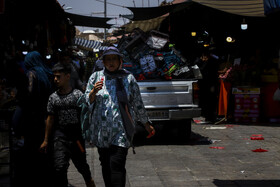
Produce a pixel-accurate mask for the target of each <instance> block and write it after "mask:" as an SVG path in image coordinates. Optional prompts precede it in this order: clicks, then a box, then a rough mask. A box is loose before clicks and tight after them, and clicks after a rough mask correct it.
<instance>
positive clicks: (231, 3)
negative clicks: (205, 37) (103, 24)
mask: <svg viewBox="0 0 280 187" xmlns="http://www.w3.org/2000/svg"><path fill="white" fill-rule="evenodd" d="M271 1H273V3H271ZM193 3H198V4H200V5H204V6H207V7H211V8H214V9H217V10H220V11H224V12H227V13H231V14H236V15H240V16H251V17H264V16H265V10H264V9H265V8H266V9H267V10H268V9H269V8H270V7H272V8H276V9H279V8H280V0H185V1H184V0H180V1H179V0H177V1H174V2H173V4H172V5H166V6H159V7H144V8H135V7H126V8H128V9H130V10H131V11H132V12H133V19H132V20H134V21H139V20H147V19H152V18H156V17H159V16H162V15H164V14H166V13H171V12H176V11H179V10H182V9H185V8H187V7H190V6H191V5H192V4H193ZM264 4H265V7H264ZM123 17H127V16H126V15H124V16H123Z"/></svg>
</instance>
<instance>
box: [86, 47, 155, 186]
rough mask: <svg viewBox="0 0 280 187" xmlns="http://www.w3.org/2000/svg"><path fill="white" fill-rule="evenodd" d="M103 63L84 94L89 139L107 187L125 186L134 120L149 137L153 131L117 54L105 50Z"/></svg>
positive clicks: (133, 85) (139, 98)
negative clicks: (90, 110)
mask: <svg viewBox="0 0 280 187" xmlns="http://www.w3.org/2000/svg"><path fill="white" fill-rule="evenodd" d="M102 60H103V63H104V67H105V69H104V70H102V71H97V72H94V73H93V74H92V75H91V77H90V78H89V81H88V84H87V89H86V92H85V94H86V100H87V102H88V104H90V108H91V109H93V112H92V120H91V126H90V129H89V132H91V135H89V136H90V139H91V141H92V142H93V144H94V145H95V146H97V149H98V153H99V160H100V162H101V166H102V175H103V179H104V182H105V185H106V187H112V186H125V182H126V169H125V163H126V157H127V153H128V149H129V147H131V146H133V145H132V141H133V135H134V131H135V121H136V119H139V120H140V122H141V123H142V124H144V125H145V128H146V130H147V131H148V132H149V133H150V134H151V135H153V134H154V133H155V130H154V128H153V127H152V126H151V123H150V122H149V118H148V115H147V113H146V110H145V108H144V104H143V101H142V98H141V95H140V91H139V86H138V84H137V82H136V79H135V78H134V76H133V75H132V74H131V73H129V72H128V71H126V70H124V69H122V54H121V53H120V52H119V50H118V49H117V48H115V47H108V48H107V49H106V50H105V51H104V53H103V56H102ZM136 117H137V118H136Z"/></svg>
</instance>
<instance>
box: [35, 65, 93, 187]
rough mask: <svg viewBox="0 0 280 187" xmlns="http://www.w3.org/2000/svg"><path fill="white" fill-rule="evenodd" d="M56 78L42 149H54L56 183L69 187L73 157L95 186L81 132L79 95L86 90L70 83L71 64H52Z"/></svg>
mask: <svg viewBox="0 0 280 187" xmlns="http://www.w3.org/2000/svg"><path fill="white" fill-rule="evenodd" d="M53 73H54V82H55V84H56V86H57V88H58V90H57V91H55V92H54V93H53V94H51V95H50V97H49V101H48V106H47V112H48V117H47V122H46V123H47V124H46V132H45V139H44V142H43V143H42V145H41V147H40V150H41V151H42V152H46V151H47V150H48V148H51V149H52V151H53V152H52V153H53V163H54V169H55V171H54V173H55V186H57V187H67V186H68V179H67V171H68V168H69V161H70V158H71V159H72V161H73V163H74V165H75V167H76V168H77V169H78V171H79V172H80V173H81V174H82V176H83V178H84V180H85V183H86V185H87V187H95V184H94V181H93V179H92V177H91V172H90V168H89V165H88V164H87V160H86V152H85V142H84V139H83V138H82V134H81V125H80V108H79V107H78V105H77V101H78V99H79V98H80V97H81V96H82V95H83V93H82V92H81V91H80V90H78V89H73V88H72V87H71V84H70V77H71V76H70V75H71V67H70V65H69V64H61V63H57V64H56V65H54V67H53Z"/></svg>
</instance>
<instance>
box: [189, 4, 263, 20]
mask: <svg viewBox="0 0 280 187" xmlns="http://www.w3.org/2000/svg"><path fill="white" fill-rule="evenodd" d="M193 1H194V2H197V3H199V4H202V5H205V6H208V7H211V8H215V9H218V10H221V11H224V12H228V13H231V14H236V15H240V16H252V17H264V16H265V13H264V0H241V1H238V0H193Z"/></svg>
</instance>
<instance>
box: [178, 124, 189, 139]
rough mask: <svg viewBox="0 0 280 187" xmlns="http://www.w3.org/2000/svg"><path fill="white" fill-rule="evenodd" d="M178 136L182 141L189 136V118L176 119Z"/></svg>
mask: <svg viewBox="0 0 280 187" xmlns="http://www.w3.org/2000/svg"><path fill="white" fill-rule="evenodd" d="M177 125H178V138H179V139H180V140H182V141H188V140H190V138H191V133H192V123H191V119H184V120H179V121H178V124H177Z"/></svg>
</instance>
